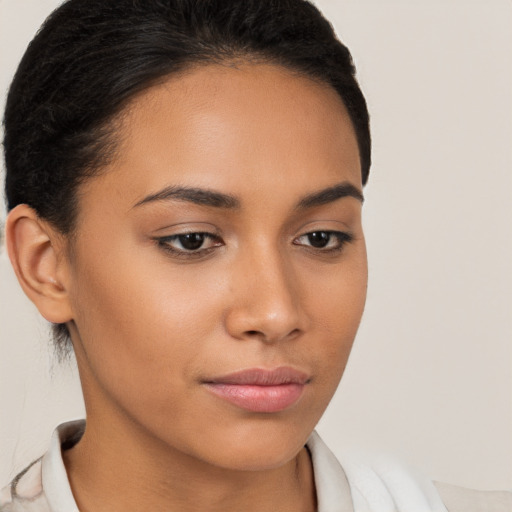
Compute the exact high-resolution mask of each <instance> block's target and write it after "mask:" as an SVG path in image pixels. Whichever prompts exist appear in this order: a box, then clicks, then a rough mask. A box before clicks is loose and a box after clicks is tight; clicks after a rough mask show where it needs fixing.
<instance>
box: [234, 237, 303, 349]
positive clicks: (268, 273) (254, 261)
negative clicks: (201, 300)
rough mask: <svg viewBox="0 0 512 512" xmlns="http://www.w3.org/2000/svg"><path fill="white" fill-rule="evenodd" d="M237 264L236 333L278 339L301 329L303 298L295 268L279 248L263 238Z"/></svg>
mask: <svg viewBox="0 0 512 512" xmlns="http://www.w3.org/2000/svg"><path fill="white" fill-rule="evenodd" d="M237 266H238V268H237V272H236V273H235V275H236V278H235V279H236V283H235V286H234V291H235V296H234V297H233V304H232V311H231V313H230V320H231V322H230V324H229V325H230V327H231V330H232V334H234V335H235V336H236V337H247V336H254V335H258V336H260V337H262V338H263V339H265V340H266V341H277V340H279V339H282V338H285V337H286V336H288V335H290V334H291V333H294V332H296V331H299V330H300V328H301V326H300V322H301V318H300V316H301V315H300V301H299V296H298V294H297V289H296V281H295V279H294V278H293V268H292V266H291V264H290V263H289V262H287V260H286V258H285V257H284V256H283V253H281V252H280V251H279V247H277V246H271V244H270V243H269V242H268V241H260V243H257V244H254V245H252V248H251V250H247V251H245V253H244V254H241V255H240V258H239V260H238V262H237Z"/></svg>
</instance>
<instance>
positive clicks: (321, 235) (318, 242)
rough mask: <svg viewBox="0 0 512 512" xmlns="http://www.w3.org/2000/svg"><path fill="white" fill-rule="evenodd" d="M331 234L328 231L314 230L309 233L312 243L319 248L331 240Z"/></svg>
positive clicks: (309, 239)
mask: <svg viewBox="0 0 512 512" xmlns="http://www.w3.org/2000/svg"><path fill="white" fill-rule="evenodd" d="M331 236H332V235H331V233H327V232H326V231H314V232H313V233H309V234H308V235H307V237H308V241H309V243H310V245H311V246H312V247H316V248H317V249H321V248H323V247H325V246H327V245H328V244H329V241H330V240H331Z"/></svg>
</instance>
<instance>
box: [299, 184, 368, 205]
mask: <svg viewBox="0 0 512 512" xmlns="http://www.w3.org/2000/svg"><path fill="white" fill-rule="evenodd" d="M343 197H354V198H355V199H357V200H358V201H361V203H362V202H364V197H363V193H362V192H361V191H360V190H359V189H358V188H357V187H356V186H355V185H352V184H351V183H348V182H346V181H345V182H343V183H339V184H338V185H334V186H333V187H329V188H324V189H323V190H320V191H318V192H313V193H312V194H308V195H307V196H305V197H303V198H302V199H301V200H300V201H299V202H298V204H297V209H298V210H306V209H308V208H314V207H316V206H322V205H324V204H329V203H333V202H334V201H337V200H338V199H342V198H343Z"/></svg>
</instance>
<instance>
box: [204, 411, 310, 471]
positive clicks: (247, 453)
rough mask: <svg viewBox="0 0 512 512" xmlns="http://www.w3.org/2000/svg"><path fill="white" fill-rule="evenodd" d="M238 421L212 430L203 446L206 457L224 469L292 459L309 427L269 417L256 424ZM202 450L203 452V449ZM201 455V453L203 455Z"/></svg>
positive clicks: (270, 465) (263, 466) (247, 468)
mask: <svg viewBox="0 0 512 512" xmlns="http://www.w3.org/2000/svg"><path fill="white" fill-rule="evenodd" d="M249 423H252V424H245V425H244V424H243V423H240V425H238V426H234V427H233V428H232V429H230V431H224V432H222V433H220V432H219V435H218V436H216V435H215V434H214V433H213V432H212V433H211V434H212V435H211V437H210V436H209V437H210V439H209V442H208V446H207V447H206V448H207V450H205V451H207V452H208V454H207V455H206V454H205V455H206V457H205V458H206V459H208V460H209V462H210V463H212V464H214V465H216V466H219V467H222V468H224V469H232V470H237V471H264V470H270V469H276V468H278V467H281V466H283V465H284V464H286V463H287V462H289V461H290V460H292V459H293V458H294V457H295V456H296V455H297V454H298V453H299V452H300V451H301V449H302V448H303V447H304V445H305V443H306V441H307V439H308V437H309V435H310V433H311V431H312V430H313V427H311V430H309V429H308V430H304V427H302V428H300V429H295V428H294V427H293V426H291V425H289V424H286V423H285V424H282V425H276V424H275V422H272V420H270V419H267V420H265V419H262V420H261V421H260V422H256V423H259V424H256V425H255V424H254V423H255V422H249ZM203 453H204V452H203ZM203 457H204V455H203Z"/></svg>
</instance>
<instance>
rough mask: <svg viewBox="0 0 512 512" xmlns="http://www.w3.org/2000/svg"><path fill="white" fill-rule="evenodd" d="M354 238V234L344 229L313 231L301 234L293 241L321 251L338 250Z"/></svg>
mask: <svg viewBox="0 0 512 512" xmlns="http://www.w3.org/2000/svg"><path fill="white" fill-rule="evenodd" d="M352 240H353V237H352V235H350V234H349V233H345V232H343V231H312V232H311V233H306V234H304V235H301V236H299V237H298V238H296V239H295V240H294V241H293V243H294V244H295V245H303V246H305V247H309V248H311V249H315V250H318V251H321V252H336V251H341V249H342V248H343V247H344V246H345V244H347V243H350V242H351V241H352Z"/></svg>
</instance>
